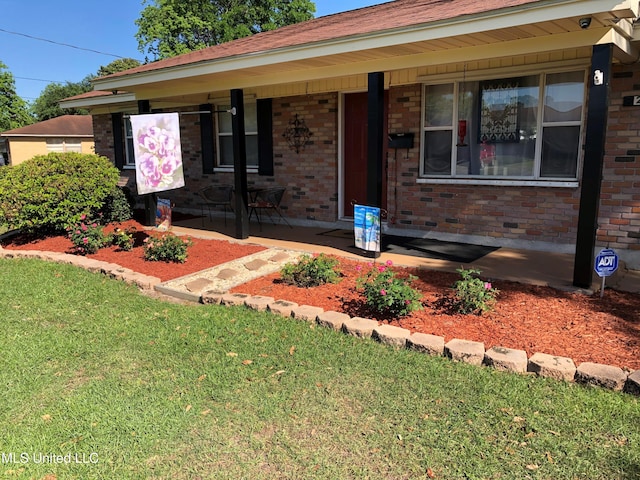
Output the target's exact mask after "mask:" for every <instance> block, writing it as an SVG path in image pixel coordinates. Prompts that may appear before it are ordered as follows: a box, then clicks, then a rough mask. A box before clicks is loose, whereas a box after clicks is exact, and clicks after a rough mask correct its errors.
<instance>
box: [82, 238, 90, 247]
mask: <svg viewBox="0 0 640 480" xmlns="http://www.w3.org/2000/svg"><path fill="white" fill-rule="evenodd" d="M82 243H84V244H85V245H86V244H87V243H89V239H88V238H87V237H84V238H83V239H82Z"/></svg>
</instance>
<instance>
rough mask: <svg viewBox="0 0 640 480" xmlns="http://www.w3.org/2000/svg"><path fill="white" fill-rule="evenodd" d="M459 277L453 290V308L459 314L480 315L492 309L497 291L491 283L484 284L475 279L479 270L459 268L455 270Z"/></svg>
mask: <svg viewBox="0 0 640 480" xmlns="http://www.w3.org/2000/svg"><path fill="white" fill-rule="evenodd" d="M456 272H458V273H459V274H460V276H461V279H460V280H458V281H457V282H456V283H455V284H454V285H453V288H454V290H455V299H454V301H453V304H454V308H455V309H456V310H457V311H458V312H460V313H464V314H467V313H475V314H476V315H482V314H483V313H484V312H487V311H489V310H491V309H492V308H493V306H494V305H495V303H496V296H497V295H498V293H499V291H498V290H496V289H495V288H493V285H491V282H485V281H484V280H481V279H480V278H478V277H477V275H480V270H476V269H473V268H471V269H469V270H465V269H464V268H459V269H457V270H456Z"/></svg>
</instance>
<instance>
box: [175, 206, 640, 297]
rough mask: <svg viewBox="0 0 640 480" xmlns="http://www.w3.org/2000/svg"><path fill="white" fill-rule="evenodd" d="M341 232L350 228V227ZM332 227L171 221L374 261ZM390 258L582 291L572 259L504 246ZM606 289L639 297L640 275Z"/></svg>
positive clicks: (596, 282)
mask: <svg viewBox="0 0 640 480" xmlns="http://www.w3.org/2000/svg"><path fill="white" fill-rule="evenodd" d="M345 225H346V224H345ZM334 228H336V227H334ZM342 228H348V226H347V227H344V226H343V227H342ZM331 229H332V228H331V227H328V228H327V227H308V226H297V225H293V228H289V227H288V226H287V225H285V224H282V223H278V224H273V223H270V222H269V221H268V220H267V219H265V221H263V223H262V228H260V227H259V225H258V223H257V222H252V223H251V224H250V228H249V232H250V236H249V238H247V239H244V240H238V239H236V238H234V233H235V224H234V219H233V215H232V214H231V215H228V217H227V222H226V226H225V223H224V219H223V218H222V217H214V218H213V221H211V220H210V219H209V218H208V217H204V218H203V217H195V218H189V219H184V220H176V221H174V222H173V230H174V232H176V233H178V234H185V235H191V236H194V237H199V238H211V239H219V240H228V241H231V242H240V243H249V244H257V245H262V246H265V247H278V248H283V249H289V250H298V251H303V252H309V253H327V254H334V255H337V256H342V257H347V258H356V259H360V260H365V259H367V258H370V257H368V256H367V255H366V253H365V252H362V251H361V250H358V249H356V248H355V246H354V240H353V236H349V235H335V236H334V235H327V234H326V232H327V231H329V230H331ZM323 233H325V234H323ZM383 235H384V234H383ZM387 260H391V261H392V262H393V263H394V265H402V266H411V267H421V268H425V269H431V270H441V271H450V272H455V270H456V269H457V268H460V267H461V266H462V267H464V268H466V269H469V268H475V269H478V270H480V271H481V272H482V277H483V278H486V279H500V280H510V281H515V282H521V283H527V284H534V285H548V286H551V287H554V288H559V289H563V290H579V289H576V288H575V287H573V286H572V281H573V261H574V256H573V255H572V254H562V253H550V252H540V251H533V250H517V249H512V248H504V247H502V248H499V249H497V250H495V251H493V252H491V253H489V254H487V255H485V256H483V257H482V258H479V259H477V260H475V261H472V262H470V263H464V264H462V263H460V262H452V261H448V260H439V259H433V258H425V257H417V256H412V255H404V254H397V253H389V252H382V253H381V254H380V256H379V257H378V258H377V259H376V261H379V262H386V261H387ZM601 283H602V280H601V279H600V277H598V276H597V275H596V274H595V272H594V274H593V283H592V290H594V291H598V290H600V287H601ZM606 287H607V288H615V289H618V290H623V291H627V292H636V293H640V271H637V270H627V269H626V268H625V267H624V265H621V266H620V267H619V268H618V270H617V271H616V272H615V274H614V275H612V276H611V277H608V278H607V279H606Z"/></svg>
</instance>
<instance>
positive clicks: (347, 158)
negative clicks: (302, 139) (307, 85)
mask: <svg viewBox="0 0 640 480" xmlns="http://www.w3.org/2000/svg"><path fill="white" fill-rule="evenodd" d="M388 98H389V97H388V93H387V92H384V126H383V129H382V131H383V132H384V136H385V138H384V141H383V151H382V161H383V162H384V165H383V169H382V205H381V208H383V209H386V208H387V138H386V137H387V133H386V132H387V129H388V122H387V112H388V103H389V102H388ZM344 125H345V128H344V172H343V174H344V177H343V178H344V195H343V212H344V216H345V217H353V203H358V204H365V203H366V200H367V128H368V122H367V92H363V93H350V94H347V95H345V96H344Z"/></svg>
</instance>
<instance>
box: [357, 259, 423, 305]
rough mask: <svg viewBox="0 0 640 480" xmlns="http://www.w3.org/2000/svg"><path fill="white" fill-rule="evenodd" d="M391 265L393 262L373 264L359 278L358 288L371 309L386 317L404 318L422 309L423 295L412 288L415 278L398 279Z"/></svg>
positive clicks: (411, 276)
mask: <svg viewBox="0 0 640 480" xmlns="http://www.w3.org/2000/svg"><path fill="white" fill-rule="evenodd" d="M391 265H392V263H391V261H388V262H387V263H386V265H376V264H371V268H369V270H368V271H367V272H366V273H365V274H364V275H363V276H361V277H359V278H358V280H357V286H358V288H359V289H360V290H362V295H364V298H365V303H366V304H367V306H369V307H370V308H372V309H374V310H376V311H377V312H380V313H381V314H383V315H385V316H390V317H404V316H406V315H409V314H410V313H411V312H413V311H416V310H420V309H421V308H422V302H421V298H422V294H421V293H420V292H418V291H417V290H415V289H414V288H413V287H411V282H412V281H413V280H415V278H416V277H415V276H413V275H409V276H408V277H407V278H401V277H398V276H397V275H396V272H394V271H393V270H392V269H391V268H390V267H391Z"/></svg>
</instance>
